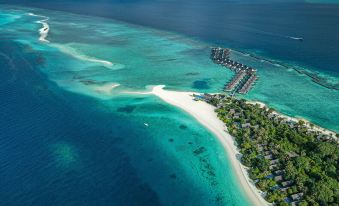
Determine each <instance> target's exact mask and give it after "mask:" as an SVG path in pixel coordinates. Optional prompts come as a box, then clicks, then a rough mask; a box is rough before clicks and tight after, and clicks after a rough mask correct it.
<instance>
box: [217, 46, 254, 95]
mask: <svg viewBox="0 0 339 206" xmlns="http://www.w3.org/2000/svg"><path fill="white" fill-rule="evenodd" d="M211 59H212V61H213V62H214V63H216V64H219V65H222V66H225V67H227V68H229V69H230V70H232V71H234V72H235V73H236V75H235V76H234V77H233V78H232V80H231V81H230V82H229V83H228V84H226V85H225V88H224V91H228V92H231V94H232V95H234V94H235V93H240V94H246V93H248V92H249V91H250V90H251V88H252V87H253V85H254V83H255V81H256V80H257V79H258V75H257V74H256V72H257V70H256V69H254V68H252V67H249V66H247V65H244V64H242V63H240V62H237V61H234V60H232V59H231V58H230V50H229V49H227V48H216V47H214V48H212V50H211Z"/></svg>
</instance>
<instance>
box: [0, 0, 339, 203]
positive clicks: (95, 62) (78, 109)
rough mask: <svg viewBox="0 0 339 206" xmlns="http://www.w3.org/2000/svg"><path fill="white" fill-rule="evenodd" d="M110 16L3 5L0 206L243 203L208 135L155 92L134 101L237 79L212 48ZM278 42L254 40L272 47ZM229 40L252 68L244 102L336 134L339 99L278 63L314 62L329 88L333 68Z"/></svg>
mask: <svg viewBox="0 0 339 206" xmlns="http://www.w3.org/2000/svg"><path fill="white" fill-rule="evenodd" d="M212 5H213V4H212ZM70 8H71V7H70ZM77 13H80V12H77ZM134 14H135V13H134ZM151 14H152V12H150V15H151ZM92 15H93V14H92ZM176 15H177V14H176ZM333 15H336V14H335V13H333ZM125 16H128V15H127V14H125ZM116 19H117V20H113V19H110V18H102V17H94V16H89V15H80V14H75V13H70V12H62V11H55V10H46V9H38V8H33V7H18V6H9V5H2V6H0V78H1V81H0V100H1V101H0V111H1V114H2V118H0V166H1V169H0V205H141V204H145V205H183V203H184V205H250V203H249V201H248V200H247V198H246V197H245V195H244V192H243V191H242V190H241V188H240V187H239V185H238V183H237V182H236V179H235V174H234V173H233V170H232V169H231V166H230V163H229V161H228V159H227V155H226V154H225V152H224V151H223V148H222V147H221V145H220V144H219V143H218V142H217V140H216V138H215V137H214V136H213V135H212V134H211V133H210V132H209V131H207V130H206V129H205V128H204V127H202V126H201V125H200V124H199V123H197V122H196V121H195V120H194V119H193V118H192V117H190V116H189V115H187V114H185V113H184V112H183V111H181V110H179V109H176V108H174V107H172V106H170V105H167V104H166V103H164V102H162V101H161V100H160V99H158V98H156V97H155V96H152V95H140V94H134V93H133V92H145V91H149V90H150V86H151V85H159V84H165V85H167V88H168V89H173V90H182V91H199V92H220V91H221V89H222V88H223V85H224V84H225V82H227V81H229V80H230V78H232V76H233V73H232V72H231V71H229V70H227V69H225V68H222V67H219V66H217V65H215V64H213V63H212V62H211V61H210V60H209V52H210V46H211V44H212V41H210V40H208V38H207V39H204V38H203V37H202V36H201V35H197V36H198V37H197V38H192V37H191V36H194V34H185V32H180V31H179V30H175V29H173V31H168V30H171V29H166V31H165V29H164V28H157V26H156V25H155V26H152V25H150V24H149V25H145V23H142V22H141V23H139V24H137V22H132V23H131V22H130V21H127V22H130V23H127V22H126V21H125V20H124V19H120V20H124V21H120V20H119V18H116ZM146 19H147V18H146ZM152 19H153V18H152ZM183 19H184V18H183ZM184 20H185V19H184ZM140 21H141V20H140ZM185 21H186V20H185ZM201 21H204V19H202V20H201ZM155 22H156V21H155ZM46 25H47V26H48V28H49V32H48V35H45V36H41V34H39V29H41V28H46ZM208 25H210V24H208ZM217 25H219V24H217ZM152 27H153V28H152ZM168 27H169V28H171V27H170V24H169V26H168ZM178 28H179V27H178ZM183 28H186V27H183ZM180 33H182V34H180ZM201 33H204V32H202V31H201ZM229 35H230V36H231V34H229ZM289 35H290V34H289ZM295 36H298V35H295ZM39 38H42V40H45V41H39ZM253 38H254V37H253ZM272 38H273V37H272ZM282 39H284V38H277V39H274V38H273V39H270V38H269V37H267V38H266V40H265V38H263V39H262V41H267V42H266V43H265V42H262V43H260V41H259V40H258V39H257V40H258V41H257V43H258V44H262V45H267V47H269V46H268V45H269V43H272V45H271V47H272V48H273V47H274V43H276V44H279V43H277V42H278V40H281V41H284V40H282ZM285 40H286V42H293V43H291V44H296V45H298V46H296V48H299V47H302V46H300V45H302V44H303V43H300V42H299V41H295V40H293V39H291V38H289V39H288V38H286V39H285ZM213 41H214V42H215V43H216V42H218V41H219V40H218V39H217V38H214V40H213ZM225 42H227V40H220V44H222V45H228V46H232V45H233V44H234V45H239V46H234V47H232V48H233V49H234V50H235V51H234V52H233V53H232V55H233V58H235V59H239V60H241V61H243V62H244V63H247V64H250V65H253V66H254V67H256V68H258V73H259V75H260V79H259V81H258V83H257V85H256V86H255V88H254V89H253V90H252V91H251V92H250V93H249V94H248V95H247V96H246V98H248V99H251V100H259V101H263V102H265V103H267V104H269V105H270V106H273V107H274V108H276V109H277V110H279V111H281V112H283V113H285V114H289V115H292V116H298V117H303V118H306V119H309V120H311V121H312V122H314V123H316V124H319V125H321V126H323V127H326V128H328V129H332V130H335V131H339V125H338V121H339V108H338V102H339V92H338V91H336V90H331V89H328V88H325V87H323V86H320V85H318V84H316V83H314V82H312V80H311V79H310V78H309V77H307V76H305V75H301V74H299V73H297V72H295V71H294V70H293V69H286V68H284V67H282V66H280V65H279V64H278V63H280V62H284V63H286V64H289V65H298V66H301V67H307V65H312V67H311V68H306V69H310V70H311V71H313V72H314V71H316V72H318V73H319V75H322V76H324V77H326V78H327V79H329V80H330V81H331V82H336V81H337V80H338V70H336V69H335V68H338V67H336V66H335V67H333V68H334V69H324V68H325V66H324V68H322V67H321V66H320V67H318V66H317V64H313V63H312V61H307V60H300V59H296V58H292V57H286V58H291V59H284V58H278V56H277V55H276V54H274V52H273V53H270V52H269V50H264V49H262V48H260V45H258V46H255V45H248V44H247V43H246V42H244V45H247V47H248V48H249V50H250V51H251V54H255V55H258V56H263V57H265V58H267V59H274V60H275V61H277V64H272V63H269V62H267V61H260V60H258V59H256V58H252V57H250V56H248V55H246V54H245V55H244V54H243V53H239V52H237V50H238V49H239V50H240V49H241V47H242V46H241V45H240V44H238V43H236V42H233V43H232V41H230V43H229V44H227V43H225ZM249 42H256V41H254V40H253V41H252V40H251V41H249ZM305 42H306V38H305ZM336 42H337V41H336ZM306 44H307V43H306ZM282 45H283V44H282ZM319 45H320V46H321V45H322V44H319ZM243 49H244V48H243ZM249 50H246V49H244V50H242V51H246V52H250V51H249ZM273 50H274V49H272V51H273ZM274 51H275V50H274ZM280 51H284V50H280ZM315 52H320V51H315ZM333 52H334V53H335V52H337V50H336V49H334V50H333V51H332V53H333ZM320 53H321V52H320ZM325 53H326V52H325ZM314 54H315V53H314ZM322 55H324V56H326V54H322ZM282 56H283V55H282ZM301 56H302V55H301ZM328 58H330V61H332V62H334V65H335V64H336V63H337V61H338V60H337V59H336V58H334V57H331V56H328ZM331 58H332V59H331ZM293 61H295V62H293ZM319 65H323V64H319ZM313 68H314V69H313ZM326 68H328V67H326ZM331 68H332V67H331ZM131 92H132V93H131Z"/></svg>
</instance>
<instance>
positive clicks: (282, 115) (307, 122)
mask: <svg viewBox="0 0 339 206" xmlns="http://www.w3.org/2000/svg"><path fill="white" fill-rule="evenodd" d="M246 102H247V103H248V104H254V105H255V104H258V105H259V106H260V108H264V107H266V108H268V109H273V108H271V107H269V106H268V105H267V104H265V103H263V102H259V101H250V100H246ZM272 113H273V114H276V115H277V116H279V117H281V118H285V119H287V120H288V121H293V122H299V121H303V122H305V125H306V126H307V127H308V128H309V129H312V130H314V131H318V132H321V133H323V134H326V135H332V136H333V137H334V138H335V136H336V132H335V131H332V130H330V129H326V128H323V127H321V126H318V125H316V124H313V123H312V122H311V121H309V120H307V119H305V118H302V117H291V116H288V115H286V114H283V113H281V112H279V111H277V110H275V109H273V112H272ZM311 125H313V126H311Z"/></svg>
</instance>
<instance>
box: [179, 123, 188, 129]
mask: <svg viewBox="0 0 339 206" xmlns="http://www.w3.org/2000/svg"><path fill="white" fill-rule="evenodd" d="M179 128H180V129H187V126H186V125H184V124H182V125H180V126H179Z"/></svg>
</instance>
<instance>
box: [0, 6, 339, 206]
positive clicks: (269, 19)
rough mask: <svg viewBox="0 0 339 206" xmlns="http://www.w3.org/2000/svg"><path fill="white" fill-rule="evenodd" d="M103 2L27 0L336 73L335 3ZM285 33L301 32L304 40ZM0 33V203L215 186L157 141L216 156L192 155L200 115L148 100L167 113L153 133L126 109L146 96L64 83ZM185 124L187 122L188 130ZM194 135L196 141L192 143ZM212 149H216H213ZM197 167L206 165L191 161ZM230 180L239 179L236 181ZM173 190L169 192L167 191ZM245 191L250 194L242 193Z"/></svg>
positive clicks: (139, 201)
mask: <svg viewBox="0 0 339 206" xmlns="http://www.w3.org/2000/svg"><path fill="white" fill-rule="evenodd" d="M0 2H7V3H13V1H10V2H8V1H1V0H0ZM18 2H20V1H18ZM105 2H106V1H102V2H101V3H98V2H96V3H86V2H84V1H81V6H79V2H76V3H65V2H63V1H57V2H48V3H47V2H46V1H43V2H42V1H38V0H36V1H25V2H24V3H25V4H27V5H33V6H41V7H44V8H50V9H60V10H67V11H72V12H76V13H86V14H92V15H100V16H105V17H110V18H114V19H120V20H123V21H128V22H132V23H135V24H141V25H146V26H150V27H155V28H160V29H164V30H171V31H175V32H179V33H184V34H186V35H189V36H193V37H196V38H199V39H202V40H205V41H208V42H211V43H218V44H225V45H228V46H231V47H232V48H236V49H245V50H255V52H256V53H258V54H261V53H262V54H263V55H265V56H270V57H273V58H277V59H281V60H287V61H293V62H297V63H300V64H302V65H305V66H311V67H312V69H314V70H317V71H324V72H326V73H329V74H332V75H334V76H338V72H339V71H338V68H339V59H338V56H339V51H338V50H339V49H338V48H339V41H338V35H337V33H338V31H337V30H339V29H338V27H337V25H338V20H339V7H338V6H336V5H321V4H230V3H222V2H220V1H214V2H211V1H184V2H183V1H178V0H174V1H144V0H141V1H114V2H110V4H108V3H105ZM20 3H23V1H21V2H20ZM287 36H292V37H303V38H304V41H303V42H299V41H295V40H293V39H291V38H288V37H287ZM0 37H1V38H0V112H1V114H2V117H1V118H0V137H1V138H0V167H1V169H0V177H1V178H0V205H108V204H109V205H110V204H112V205H162V204H163V202H166V203H167V204H168V205H182V203H183V201H186V202H185V203H186V205H197V204H198V203H201V202H200V201H203V200H204V201H208V200H209V196H211V197H212V196H213V197H214V196H215V195H214V194H213V195H210V194H208V195H206V197H204V196H203V194H204V193H206V191H204V190H203V189H204V188H203V187H199V186H201V185H199V184H198V183H196V182H194V181H193V180H192V181H190V179H189V177H190V176H193V175H192V174H185V171H181V170H180V167H184V166H178V168H176V167H175V164H173V163H177V162H175V161H174V160H173V158H176V156H175V155H172V154H165V153H166V152H168V151H166V150H165V149H163V148H159V145H157V144H159V142H158V143H157V142H156V141H154V139H156V138H159V137H164V140H162V141H163V142H166V143H167V144H165V143H161V144H163V145H164V147H168V144H169V145H171V144H172V143H168V141H169V140H168V138H171V139H170V140H171V141H174V142H175V143H177V142H179V143H178V144H177V145H176V146H175V150H176V153H178V154H177V155H178V156H180V157H181V158H182V159H181V160H182V161H183V162H184V163H185V161H184V159H186V160H187V162H189V161H201V162H209V161H212V160H211V159H212V158H211V157H209V156H207V155H206V156H205V155H204V156H203V157H191V156H193V155H192V152H193V151H194V150H195V149H197V148H199V146H201V145H206V144H204V143H205V142H203V140H202V139H207V140H208V138H209V137H211V135H208V134H206V131H205V130H199V129H197V128H194V129H192V128H191V129H192V131H191V130H189V129H190V127H193V126H192V125H193V123H192V122H190V121H191V120H190V121H189V120H187V117H183V118H182V119H184V120H182V121H184V122H185V121H188V124H187V126H186V125H184V124H182V125H180V124H178V125H176V124H177V123H178V122H179V120H175V121H172V120H171V121H170V120H168V119H166V118H165V117H166V116H170V117H171V118H172V119H174V117H175V116H178V115H179V114H181V113H179V112H178V111H176V110H174V109H169V108H168V107H165V106H163V105H162V106H161V103H159V102H158V103H159V104H160V106H159V105H158V104H156V103H153V104H146V106H145V107H146V109H145V108H144V110H142V109H141V112H144V113H145V114H151V115H155V113H157V112H159V111H160V112H163V113H165V114H167V115H163V116H161V117H159V118H158V119H157V118H155V120H153V121H154V122H158V123H159V124H160V125H163V128H161V129H159V131H153V132H158V133H159V134H151V133H150V132H147V131H145V129H144V126H143V122H144V119H143V118H146V117H144V116H142V117H135V118H134V119H136V120H133V118H130V117H129V116H128V115H130V114H133V113H134V111H135V110H138V109H137V108H138V107H140V105H143V103H142V102H143V101H146V100H143V99H142V98H141V99H140V100H138V99H133V101H136V102H138V101H140V102H141V103H136V104H134V105H129V104H128V101H126V102H127V103H126V102H125V101H122V102H120V103H119V102H117V105H118V106H117V108H113V109H112V108H106V107H104V106H98V105H100V104H99V103H98V101H97V100H95V99H93V98H90V97H85V96H81V95H78V94H74V93H70V92H66V91H65V90H62V89H60V88H59V87H58V86H56V85H55V84H53V83H52V82H51V81H49V80H47V78H46V77H45V76H44V75H43V72H40V69H41V68H39V64H41V62H43V55H39V53H36V52H30V48H27V47H26V46H24V45H22V44H19V43H14V42H13V41H11V40H12V39H11V38H14V37H13V36H10V35H1V34H0ZM12 60H15V61H12ZM192 88H196V89H208V88H209V84H208V81H205V79H199V80H197V81H195V82H193V84H192ZM154 101H155V100H152V101H151V102H154ZM146 102H147V101H146ZM148 103H149V102H148ZM119 104H121V106H119ZM147 107H148V110H147ZM139 109H140V108H139ZM111 110H114V111H113V112H112V111H111ZM119 114H122V115H119ZM124 114H127V115H124ZM171 115H173V116H174V117H172V116H171ZM145 116H146V115H145ZM180 117H181V116H180ZM171 118H169V119H171ZM165 122H166V123H167V122H169V123H168V124H165ZM190 123H191V124H190ZM173 124H174V126H173ZM187 128H188V129H187ZM154 130H155V129H154ZM177 130H178V131H180V132H177ZM186 130H189V132H187V133H185V131H186ZM166 131H167V132H168V131H174V133H177V134H178V135H177V136H173V137H168V136H166V135H165V134H163V133H165V132H166ZM192 136H193V137H192ZM152 138H154V139H152ZM190 138H194V139H193V140H192V139H190ZM172 139H174V140H172ZM207 140H206V141H207ZM208 141H209V142H210V141H212V140H208ZM192 142H193V146H191V145H189V144H188V143H192ZM197 142H198V143H199V142H200V144H201V145H199V144H198V143H197ZM175 143H174V144H175ZM211 148H213V149H214V148H215V147H214V145H213V144H211V146H210V147H209V148H207V150H208V151H211V150H212V149H211ZM177 150H178V151H179V152H180V151H187V153H189V154H191V156H189V155H186V156H184V155H181V153H179V152H178V151H177ZM215 150H217V149H215ZM213 152H215V151H214V150H213V151H212V153H211V156H216V154H215V153H213ZM172 156H174V157H172ZM221 156H222V155H221ZM190 158H192V159H190ZM196 159H198V160H196ZM218 164H219V162H214V165H218ZM178 165H179V163H178ZM187 165H189V166H191V165H190V164H187ZM192 165H196V164H192ZM211 165H213V164H211ZM219 165H220V164H219ZM206 167H207V168H211V166H210V165H207V166H206ZM225 168H227V167H225ZM228 169H229V168H228ZM196 170H200V168H198V169H192V171H196ZM202 170H206V168H203V169H202ZM158 171H161V172H158ZM188 171H191V170H188ZM225 171H229V170H225ZM201 174H202V175H201ZM195 175H196V176H203V175H205V173H203V172H201V173H198V172H197V174H195ZM206 176H207V179H208V180H206V182H207V183H206V184H215V182H216V180H215V179H213V178H211V177H209V176H208V175H206ZM219 177H220V175H219ZM228 178H229V177H228ZM211 182H212V183H211ZM213 182H214V183H213ZM229 184H230V185H231V188H232V185H233V184H234V182H229ZM194 186H195V187H194ZM206 188H207V187H206ZM200 189H201V191H199V190H200ZM209 191H212V190H209ZM217 192H219V191H217ZM217 192H216V193H217ZM226 192H227V191H226ZM159 194H160V195H162V197H159ZM167 194H170V195H168V197H167V198H164V197H163V196H166V195H167ZM227 195H228V194H226V196H227ZM172 196H173V198H172ZM200 197H201V199H199V198H200ZM228 198H230V199H226V201H225V202H224V204H226V205H227V203H229V204H231V203H232V201H231V200H232V199H236V196H235V195H234V194H229V197H228ZM238 198H239V199H242V198H243V197H242V196H241V195H240V194H239V195H238ZM235 202H236V201H235ZM239 202H241V201H239ZM213 203H214V202H213ZM236 203H237V202H236ZM236 203H233V205H237V204H236ZM201 205H206V204H205V202H204V203H201Z"/></svg>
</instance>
